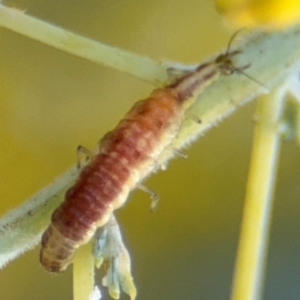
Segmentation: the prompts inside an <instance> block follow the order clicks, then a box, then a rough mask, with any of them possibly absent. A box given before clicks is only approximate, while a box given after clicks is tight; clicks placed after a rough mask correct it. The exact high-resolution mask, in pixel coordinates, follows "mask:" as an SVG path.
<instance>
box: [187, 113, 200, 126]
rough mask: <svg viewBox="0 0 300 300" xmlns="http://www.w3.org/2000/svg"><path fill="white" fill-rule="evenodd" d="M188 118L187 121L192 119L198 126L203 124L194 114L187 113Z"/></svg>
mask: <svg viewBox="0 0 300 300" xmlns="http://www.w3.org/2000/svg"><path fill="white" fill-rule="evenodd" d="M186 118H187V119H191V120H192V121H194V122H195V123H196V124H202V120H201V119H200V118H199V117H197V116H196V115H194V114H190V113H187V114H186Z"/></svg>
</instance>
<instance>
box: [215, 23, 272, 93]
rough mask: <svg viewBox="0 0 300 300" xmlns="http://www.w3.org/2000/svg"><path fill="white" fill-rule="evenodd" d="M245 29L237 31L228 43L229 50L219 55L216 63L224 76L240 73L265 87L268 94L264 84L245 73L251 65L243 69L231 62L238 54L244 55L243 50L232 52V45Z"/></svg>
mask: <svg viewBox="0 0 300 300" xmlns="http://www.w3.org/2000/svg"><path fill="white" fill-rule="evenodd" d="M244 29H245V28H244V27H243V28H241V29H239V30H237V31H236V32H235V33H234V34H233V35H232V36H231V38H230V40H229V42H228V46H227V49H226V51H225V53H224V54H221V55H219V56H218V57H217V58H216V59H215V63H217V64H218V65H219V68H220V70H221V72H222V74H224V75H230V74H233V73H238V74H241V75H244V76H245V77H247V78H248V79H250V80H252V81H253V82H255V83H256V84H258V85H260V86H261V87H263V88H264V89H265V90H266V91H267V92H269V89H268V88H267V87H266V86H265V85H264V84H262V83H261V82H259V81H258V80H256V79H255V78H254V77H252V76H250V75H248V74H247V73H245V72H244V70H246V69H248V68H249V67H250V66H251V64H250V63H249V64H247V65H245V66H243V67H236V66H235V65H234V63H233V62H232V60H231V57H232V56H234V55H236V54H240V53H242V51H241V50H234V51H230V48H231V45H232V43H233V41H234V40H235V38H236V36H237V35H238V34H239V33H240V32H241V31H242V30H244Z"/></svg>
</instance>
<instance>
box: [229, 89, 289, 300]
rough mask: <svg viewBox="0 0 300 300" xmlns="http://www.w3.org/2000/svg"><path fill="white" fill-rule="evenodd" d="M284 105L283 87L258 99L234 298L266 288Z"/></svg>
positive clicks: (245, 299)
mask: <svg viewBox="0 0 300 300" xmlns="http://www.w3.org/2000/svg"><path fill="white" fill-rule="evenodd" d="M283 106H284V96H283V89H282V90H278V89H277V90H276V91H275V92H274V93H271V94H270V95H266V96H263V97H261V98H260V99H259V102H258V119H257V124H256V130H255V135H254V141H253V150H252V157H251V164H250V171H249V178H248V183H247V192H246V199H245V206H244V215H243V221H242V228H241V234H240V241H239V247H238V255H237V261H236V267H235V274H234V282H233V291H232V297H231V300H258V299H260V298H261V295H262V292H263V289H262V287H263V283H264V270H265V265H266V256H267V255H266V253H267V245H268V235H269V225H270V219H271V218H270V215H271V210H272V198H273V191H274V182H275V176H276V168H277V161H278V156H279V148H280V118H281V114H282V111H283Z"/></svg>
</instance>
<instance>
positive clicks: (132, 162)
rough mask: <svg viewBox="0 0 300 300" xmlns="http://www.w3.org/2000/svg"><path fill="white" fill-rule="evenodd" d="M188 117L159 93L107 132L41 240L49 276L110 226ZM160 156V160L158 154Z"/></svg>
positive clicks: (165, 92) (169, 95) (168, 93)
mask: <svg viewBox="0 0 300 300" xmlns="http://www.w3.org/2000/svg"><path fill="white" fill-rule="evenodd" d="M182 116H183V113H182V112H181V102H180V101H179V100H178V97H177V93H176V92H174V90H172V89H168V88H165V89H158V90H155V91H153V92H152V93H151V95H150V97H149V98H147V99H145V100H143V101H140V102H138V103H137V104H136V105H135V106H134V107H133V108H132V109H131V110H130V111H129V112H128V113H127V115H126V116H125V118H124V119H123V120H122V121H121V122H120V123H119V124H118V126H117V127H116V128H115V129H114V130H113V131H112V132H110V133H108V134H107V135H106V136H105V137H104V139H103V141H102V142H101V144H100V146H99V148H100V153H99V154H98V155H96V156H95V157H94V158H93V159H92V161H91V162H90V163H89V165H88V166H87V167H85V168H84V170H83V171H82V172H81V175H80V176H79V179H78V181H77V183H76V184H75V185H74V186H73V187H72V188H70V189H69V191H68V192H67V193H66V199H65V201H64V203H63V204H62V205H61V206H60V207H58V208H57V209H56V210H55V212H54V213H53V215H52V219H51V225H50V226H49V228H48V229H47V230H46V231H45V233H44V235H43V237H42V249H41V253H40V260H41V263H42V265H43V266H44V267H45V268H46V269H47V270H49V271H54V272H56V271H60V270H63V269H65V268H66V267H67V265H68V264H69V263H70V262H71V260H72V256H73V253H74V251H75V250H76V248H77V247H78V246H79V245H81V244H83V243H85V242H87V241H88V240H89V239H90V237H91V236H92V234H93V233H94V231H95V229H96V226H99V225H103V224H105V222H106V221H107V217H108V216H109V215H110V213H111V211H112V210H113V209H116V208H118V207H119V206H121V205H122V204H123V203H124V201H125V200H126V198H127V196H128V193H129V192H130V191H131V190H132V189H133V188H135V187H136V184H137V183H138V182H139V181H140V180H142V179H143V178H144V177H145V176H146V175H148V174H149V173H150V172H151V171H152V170H154V168H155V158H156V156H157V155H158V153H160V152H161V151H162V150H163V149H164V148H165V147H166V146H167V145H168V144H169V143H170V142H171V141H172V139H173V137H174V136H175V134H176V132H177V130H176V128H178V127H179V126H180V123H181V119H182ZM154 153H155V155H154Z"/></svg>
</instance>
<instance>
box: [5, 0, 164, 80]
mask: <svg viewBox="0 0 300 300" xmlns="http://www.w3.org/2000/svg"><path fill="white" fill-rule="evenodd" d="M0 26H1V27H4V28H7V29H9V30H11V31H14V32H16V33H19V34H21V35H23V36H26V37H28V38H31V39H33V40H36V41H39V42H42V43H44V44H47V45H49V46H52V47H54V48H57V49H60V50H62V51H64V52H67V53H70V54H72V55H76V56H79V57H81V58H84V59H87V60H89V61H91V62H94V63H96V64H100V65H105V66H108V67H112V68H114V69H115V70H120V71H122V72H126V73H129V74H131V75H133V76H135V77H138V78H140V79H142V80H145V81H147V82H149V83H151V84H153V85H161V84H162V82H164V81H165V80H166V79H167V73H166V69H165V67H164V66H163V65H162V64H160V63H159V62H157V61H154V60H152V59H150V58H148V57H145V56H141V55H138V54H133V53H131V52H128V51H125V50H122V49H119V48H116V47H112V46H108V45H105V44H103V43H100V42H96V41H93V40H91V39H88V38H86V37H82V36H79V35H77V34H74V33H72V32H70V31H68V30H64V29H62V28H60V27H58V26H55V25H51V24H49V23H47V22H44V21H42V20H39V19H37V18H34V17H31V16H29V15H26V14H25V13H24V12H23V11H21V10H18V9H15V8H9V7H7V6H4V5H3V4H0Z"/></svg>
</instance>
